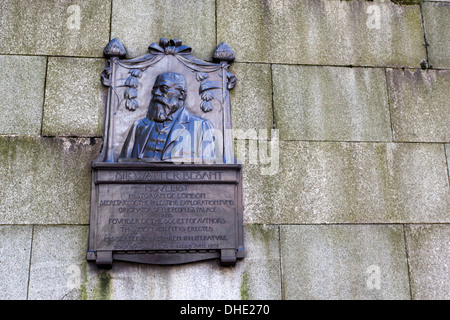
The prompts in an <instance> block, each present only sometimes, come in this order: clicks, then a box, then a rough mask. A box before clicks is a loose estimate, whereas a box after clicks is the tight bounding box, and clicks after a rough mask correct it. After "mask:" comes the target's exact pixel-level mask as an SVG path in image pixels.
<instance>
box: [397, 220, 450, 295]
mask: <svg viewBox="0 0 450 320" xmlns="http://www.w3.org/2000/svg"><path fill="white" fill-rule="evenodd" d="M406 243H407V246H408V254H409V264H410V274H411V292H412V298H413V299H415V300H449V299H450V290H449V283H450V270H449V266H450V251H449V248H450V225H445V224H441V225H439V224H434V225H409V226H406Z"/></svg>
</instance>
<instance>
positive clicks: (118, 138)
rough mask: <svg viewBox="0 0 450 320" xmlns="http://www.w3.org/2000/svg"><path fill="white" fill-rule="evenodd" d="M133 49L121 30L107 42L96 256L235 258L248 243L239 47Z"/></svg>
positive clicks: (92, 234) (167, 261)
mask: <svg viewBox="0 0 450 320" xmlns="http://www.w3.org/2000/svg"><path fill="white" fill-rule="evenodd" d="M125 55H126V53H125V49H124V47H123V46H122V44H121V43H120V42H119V41H118V40H116V39H114V40H112V41H111V42H110V43H109V44H108V45H107V46H106V47H105V56H106V57H107V58H109V60H108V63H107V66H106V68H105V70H104V72H103V73H102V81H103V84H104V85H105V86H107V87H108V96H107V101H106V104H105V109H104V111H105V116H104V133H103V135H104V142H105V143H104V147H103V149H102V152H101V154H100V156H99V157H98V158H97V159H96V160H95V161H94V162H93V164H92V189H91V190H92V191H91V212H90V228H89V236H88V250H87V260H88V261H94V262H95V263H96V264H97V266H98V267H102V268H110V267H112V264H113V261H115V260H120V261H130V262H137V263H146V264H160V265H171V264H182V263H189V262H194V261H199V260H206V259H219V261H220V263H221V265H223V266H233V265H235V263H236V261H237V259H239V258H243V257H244V256H245V250H244V244H243V241H244V239H243V216H242V212H243V208H242V186H241V165H240V164H239V163H238V161H237V160H236V159H235V157H234V153H233V139H232V133H231V130H232V123H231V104H230V99H229V90H231V89H232V88H233V87H234V85H235V84H236V78H235V76H234V75H233V74H231V73H230V72H228V70H227V69H228V65H229V63H230V62H231V61H233V59H234V55H233V53H232V51H231V49H230V48H229V47H228V46H227V45H226V44H224V43H222V44H221V45H219V46H218V48H217V49H216V52H215V53H214V57H213V58H214V59H215V60H216V61H217V63H213V62H206V61H202V60H199V59H197V58H195V57H193V56H192V55H191V48H190V47H188V46H185V45H182V43H181V41H180V40H170V41H168V40H166V39H161V41H160V43H159V44H156V43H152V44H151V45H150V46H149V54H146V55H144V56H141V57H138V58H134V59H124V58H125Z"/></svg>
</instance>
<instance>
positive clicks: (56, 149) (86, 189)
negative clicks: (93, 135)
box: [0, 136, 101, 224]
mask: <svg viewBox="0 0 450 320" xmlns="http://www.w3.org/2000/svg"><path fill="white" fill-rule="evenodd" d="M100 145H101V143H100V141H99V140H95V139H72V138H58V139H56V138H33V137H17V136H16V137H8V136H3V137H0V175H1V177H2V179H0V198H1V199H2V201H1V202H0V224H64V223H68V224H77V223H82V224H83V223H84V224H85V223H87V222H88V216H89V202H90V189H91V169H90V167H91V162H92V160H93V159H94V158H95V157H97V156H98V153H99V148H100Z"/></svg>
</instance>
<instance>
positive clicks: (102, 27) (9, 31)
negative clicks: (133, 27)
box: [0, 0, 111, 57]
mask: <svg viewBox="0 0 450 320" xmlns="http://www.w3.org/2000/svg"><path fill="white" fill-rule="evenodd" d="M0 12H1V13H2V19H1V20H0V53H12V54H31V55H64V56H89V57H101V56H102V54H103V48H104V46H105V45H106V44H107V43H108V41H109V25H110V21H109V20H110V12H111V1H110V0H106V1H104V0H88V1H77V2H76V4H74V1H72V0H61V1H50V0H45V1H33V0H25V1H24V0H3V1H1V2H0Z"/></svg>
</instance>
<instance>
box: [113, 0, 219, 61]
mask: <svg viewBox="0 0 450 320" xmlns="http://www.w3.org/2000/svg"><path fill="white" fill-rule="evenodd" d="M168 12H170V14H168ZM215 30H216V20H215V4H214V0H201V1H192V0H189V1H186V0H169V1H160V0H151V1H139V0H131V1H130V0H115V1H114V5H113V12H112V23H111V37H112V38H117V39H118V40H120V41H121V42H122V43H123V45H124V46H125V48H126V50H127V57H129V58H132V57H136V56H139V55H142V54H145V53H147V48H148V46H149V45H150V44H151V43H153V42H156V43H159V39H160V38H166V39H168V40H170V39H180V40H182V41H183V44H185V45H188V46H190V47H191V48H192V52H193V54H194V55H195V56H196V57H198V58H201V59H205V60H208V61H211V59H212V54H213V52H214V50H215V49H216V45H217V44H216V33H215ZM218 41H219V42H222V40H220V39H218Z"/></svg>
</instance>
